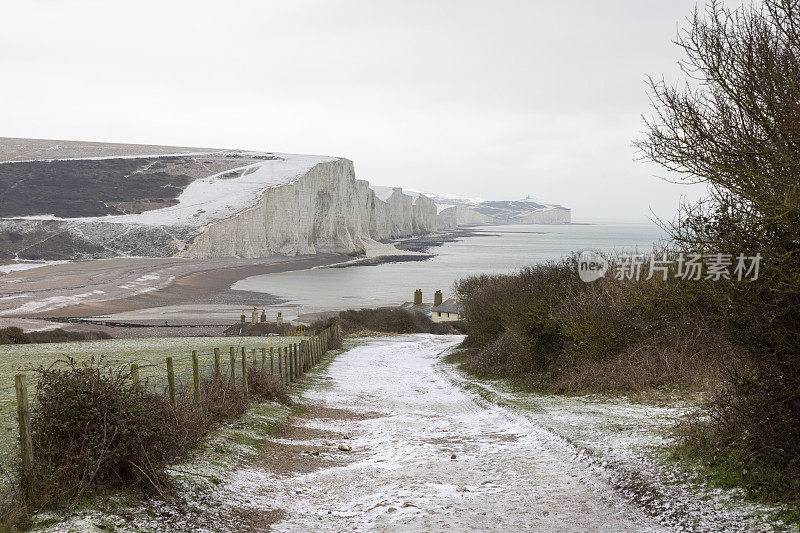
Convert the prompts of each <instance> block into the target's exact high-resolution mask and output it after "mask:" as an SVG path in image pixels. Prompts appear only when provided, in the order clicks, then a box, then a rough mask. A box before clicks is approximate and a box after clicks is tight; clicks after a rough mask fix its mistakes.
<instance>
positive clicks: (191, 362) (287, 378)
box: [0, 326, 339, 522]
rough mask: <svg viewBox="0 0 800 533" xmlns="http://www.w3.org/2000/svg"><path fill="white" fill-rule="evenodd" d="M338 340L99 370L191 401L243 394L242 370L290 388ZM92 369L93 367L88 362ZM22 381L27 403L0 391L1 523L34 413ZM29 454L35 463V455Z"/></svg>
mask: <svg viewBox="0 0 800 533" xmlns="http://www.w3.org/2000/svg"><path fill="white" fill-rule="evenodd" d="M338 336H339V331H338V328H337V327H336V326H333V327H329V328H327V329H325V330H322V331H319V332H311V334H310V335H308V334H307V335H304V336H291V337H272V338H269V339H268V340H267V342H263V343H259V345H258V346H253V345H252V344H250V345H248V346H246V347H245V346H243V345H242V343H239V344H238V345H236V346H228V347H226V348H217V349H213V350H208V349H205V350H202V351H200V350H196V351H192V353H188V354H187V353H182V354H175V355H167V354H162V358H161V361H154V360H153V359H147V360H143V359H142V360H132V361H131V360H125V361H121V360H104V361H103V365H104V366H105V367H107V368H111V369H114V368H116V369H118V370H120V371H124V372H130V377H131V381H132V383H135V385H136V386H138V387H141V388H142V389H144V390H145V391H147V392H151V393H155V394H160V395H165V396H168V397H172V395H173V394H174V395H175V397H179V396H180V397H189V396H190V395H191V394H192V393H193V391H194V390H195V389H197V390H201V383H203V382H204V381H206V380H209V379H212V378H214V377H215V376H219V377H220V378H223V379H226V380H227V381H228V382H229V383H230V384H231V385H232V386H234V387H236V388H240V389H242V390H243V391H246V389H245V381H244V376H243V374H244V369H245V368H246V369H251V368H253V367H255V368H260V369H263V370H264V371H266V372H269V373H271V374H272V375H274V376H276V377H278V378H279V379H280V380H281V381H282V382H283V383H284V384H285V385H291V383H292V382H293V381H295V379H296V378H297V377H299V376H300V375H302V373H303V371H304V370H306V369H308V368H310V367H312V366H314V364H316V363H317V362H318V361H319V359H320V358H321V357H322V355H324V353H325V352H326V351H327V347H328V344H329V342H330V341H331V340H332V339H334V338H336V337H338ZM243 360H244V367H243V365H242V363H243ZM195 361H196V363H195ZM90 364H96V363H95V362H94V361H92V362H91V363H90ZM170 370H171V371H172V372H171V374H170ZM25 381H26V383H27V391H26V394H25V395H24V396H25V400H26V401H20V400H21V399H20V398H18V395H19V392H18V390H17V386H16V384H15V385H7V386H3V387H0V522H2V521H3V520H5V519H6V518H7V516H8V514H9V513H11V512H13V511H14V510H15V509H17V508H18V504H19V503H20V502H21V499H22V494H23V492H22V487H21V486H20V484H19V482H18V471H19V467H20V466H21V465H22V464H23V463H24V462H25V457H26V448H25V444H24V442H25V439H24V438H23V437H22V435H23V433H24V430H25V429H27V431H28V432H30V419H29V414H28V406H30V409H31V410H33V411H35V409H36V404H35V399H36V382H35V380H30V381H28V380H25ZM23 404H24V407H23ZM23 413H24V415H23ZM21 422H22V424H23V431H21V430H20V423H21ZM28 442H30V439H28ZM30 452H31V456H33V457H34V459H33V460H34V461H35V455H33V450H32V449H31V450H30Z"/></svg>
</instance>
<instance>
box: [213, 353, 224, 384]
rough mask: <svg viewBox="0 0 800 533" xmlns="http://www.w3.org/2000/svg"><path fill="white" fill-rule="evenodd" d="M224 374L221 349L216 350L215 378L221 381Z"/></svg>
mask: <svg viewBox="0 0 800 533" xmlns="http://www.w3.org/2000/svg"><path fill="white" fill-rule="evenodd" d="M221 373H222V361H221V360H220V357H219V348H214V377H215V378H217V379H220V377H221Z"/></svg>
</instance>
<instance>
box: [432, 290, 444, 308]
mask: <svg viewBox="0 0 800 533" xmlns="http://www.w3.org/2000/svg"><path fill="white" fill-rule="evenodd" d="M433 305H434V306H436V305H442V291H436V292H435V293H433Z"/></svg>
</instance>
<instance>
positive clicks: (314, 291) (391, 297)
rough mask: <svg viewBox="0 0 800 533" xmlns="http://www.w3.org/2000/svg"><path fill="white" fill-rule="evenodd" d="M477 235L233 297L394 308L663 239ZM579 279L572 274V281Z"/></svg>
mask: <svg viewBox="0 0 800 533" xmlns="http://www.w3.org/2000/svg"><path fill="white" fill-rule="evenodd" d="M475 229H476V231H475V233H474V235H472V236H468V237H465V238H463V239H461V240H458V241H455V242H449V243H445V244H444V245H442V246H439V247H436V248H432V249H431V250H430V252H431V253H433V254H435V256H434V257H433V258H432V259H429V260H427V261H414V262H402V263H384V264H380V265H374V266H350V267H347V268H324V267H323V268H315V269H312V270H297V271H291V272H282V273H278V274H267V275H263V276H253V277H250V278H247V279H244V280H241V281H238V282H236V283H235V284H234V285H233V286H232V287H231V288H232V289H235V290H245V291H255V292H263V293H268V294H272V295H275V296H278V297H280V298H282V299H284V300H285V301H286V304H285V305H286V306H289V307H293V308H295V309H296V310H297V312H298V313H310V312H318V311H329V310H337V309H345V308H351V309H357V308H364V307H378V306H387V305H398V304H401V303H403V302H408V301H412V300H413V297H414V290H416V289H422V293H423V300H424V301H426V302H427V301H432V300H433V293H434V292H435V291H436V290H441V291H442V292H443V294H444V297H445V298H448V297H451V296H453V295H454V289H453V287H454V284H455V282H456V281H458V280H460V279H462V278H465V277H468V276H474V275H478V274H505V273H512V272H516V271H518V270H519V269H520V268H522V267H525V266H530V265H535V264H537V263H542V262H547V261H551V260H558V259H560V258H562V257H565V256H569V255H570V254H571V253H573V252H580V251H582V250H586V249H591V250H595V251H601V252H619V253H636V252H639V253H646V252H650V251H651V250H652V247H653V245H655V244H657V243H659V242H660V241H662V240H663V239H665V238H666V234H665V232H664V230H663V229H662V228H660V227H659V226H657V225H655V224H566V225H538V224H530V225H502V226H480V227H478V228H475ZM576 275H577V273H576Z"/></svg>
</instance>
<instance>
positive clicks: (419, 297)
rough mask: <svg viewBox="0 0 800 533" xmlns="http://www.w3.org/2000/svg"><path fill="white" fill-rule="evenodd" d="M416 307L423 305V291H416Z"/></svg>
mask: <svg viewBox="0 0 800 533" xmlns="http://www.w3.org/2000/svg"><path fill="white" fill-rule="evenodd" d="M414 305H422V289H417V290H415V291H414Z"/></svg>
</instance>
